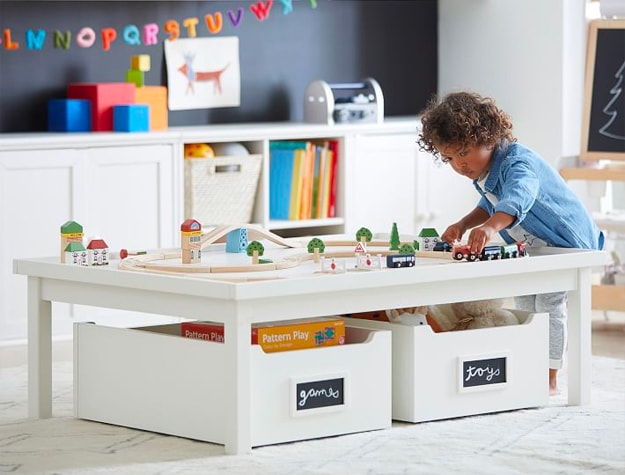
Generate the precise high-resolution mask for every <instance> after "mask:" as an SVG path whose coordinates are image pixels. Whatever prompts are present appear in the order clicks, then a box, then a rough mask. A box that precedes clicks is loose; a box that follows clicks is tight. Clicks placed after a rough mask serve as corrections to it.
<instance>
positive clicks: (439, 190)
mask: <svg viewBox="0 0 625 475" xmlns="http://www.w3.org/2000/svg"><path fill="white" fill-rule="evenodd" d="M416 176H417V182H416V189H417V200H416V227H417V232H418V231H419V230H421V229H422V228H435V229H436V230H437V231H438V233H439V234H442V233H443V231H444V230H445V229H446V228H447V226H449V225H450V224H452V223H454V222H456V221H457V220H459V219H460V218H462V217H463V216H464V215H466V214H467V213H468V212H469V211H471V210H472V209H473V208H474V207H475V205H476V204H477V202H478V200H479V196H478V194H477V192H476V191H475V188H473V185H472V184H471V180H469V179H468V178H466V177H464V176H462V175H458V174H457V173H456V172H454V171H453V170H452V168H451V166H450V165H445V164H443V163H442V162H440V161H434V158H433V157H432V156H431V155H429V154H426V153H424V152H417V172H416Z"/></svg>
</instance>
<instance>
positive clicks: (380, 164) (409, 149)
mask: <svg viewBox="0 0 625 475" xmlns="http://www.w3.org/2000/svg"><path fill="white" fill-rule="evenodd" d="M415 141H416V133H414V132H413V133H396V134H395V133H393V134H354V135H353V136H351V137H349V138H348V140H347V142H346V147H345V148H346V153H347V155H348V157H349V160H347V161H346V162H345V168H344V169H343V171H344V176H343V180H342V183H341V184H342V186H344V187H345V201H344V216H345V232H346V233H348V234H352V233H355V232H356V231H357V230H358V229H360V228H361V227H363V226H364V227H366V228H368V229H370V230H371V231H372V232H377V233H390V232H391V229H392V226H393V223H397V228H398V230H399V232H400V233H401V234H415V233H416V232H418V230H417V229H416V227H417V221H416V218H417V214H416V206H417V202H416V198H417V196H416V170H417V145H416V143H415Z"/></svg>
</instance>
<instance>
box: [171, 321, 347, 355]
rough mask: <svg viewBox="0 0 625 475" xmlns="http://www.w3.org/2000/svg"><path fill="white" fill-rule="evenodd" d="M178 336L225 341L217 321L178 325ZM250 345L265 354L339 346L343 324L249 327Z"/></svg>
mask: <svg viewBox="0 0 625 475" xmlns="http://www.w3.org/2000/svg"><path fill="white" fill-rule="evenodd" d="M180 334H181V336H183V337H185V338H194V339H199V340H206V341H212V342H216V343H223V342H224V341H225V335H224V327H223V324H222V323H218V322H205V321H193V322H182V323H181V324H180ZM250 342H251V344H252V345H260V346H261V348H262V349H263V351H265V352H266V353H272V352H277V351H288V350H301V349H304V348H315V347H319V346H334V345H342V344H344V343H345V321H344V320H343V319H342V318H338V317H320V318H314V319H307V320H285V321H281V322H272V323H263V324H253V325H252V334H251V338H250Z"/></svg>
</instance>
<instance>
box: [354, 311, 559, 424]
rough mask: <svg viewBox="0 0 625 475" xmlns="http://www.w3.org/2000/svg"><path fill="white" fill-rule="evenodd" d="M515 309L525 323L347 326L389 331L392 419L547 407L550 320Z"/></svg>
mask: <svg viewBox="0 0 625 475" xmlns="http://www.w3.org/2000/svg"><path fill="white" fill-rule="evenodd" d="M441 308H443V310H445V311H449V307H448V306H441ZM510 312H512V313H513V314H514V315H515V316H516V317H517V319H518V322H519V324H515V325H507V326H498V327H491V328H478V329H465V330H458V331H442V332H441V331H439V332H435V331H434V328H435V326H434V328H433V327H432V326H430V325H428V324H425V322H422V323H423V324H418V323H416V322H415V321H410V322H409V324H406V323H391V322H389V321H376V320H369V319H361V318H357V319H354V318H348V319H346V322H348V324H351V323H350V322H352V321H358V322H362V325H364V326H366V327H368V328H372V329H390V330H391V332H392V335H393V337H392V341H393V345H392V346H393V419H395V420H399V421H406V422H424V421H433V420H438V419H447V418H453V417H461V416H469V415H475V414H484V413H492V412H498V411H507V410H513V409H521V408H529V407H538V406H544V405H546V404H547V403H548V400H549V377H548V368H549V315H548V314H544V313H540V314H538V313H536V314H532V313H528V312H523V311H518V310H510ZM382 313H383V312H382Z"/></svg>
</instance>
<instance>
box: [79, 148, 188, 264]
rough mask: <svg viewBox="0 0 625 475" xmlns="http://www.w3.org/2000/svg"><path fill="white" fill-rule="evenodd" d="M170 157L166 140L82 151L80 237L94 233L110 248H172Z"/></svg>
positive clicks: (175, 230) (174, 237)
mask: <svg viewBox="0 0 625 475" xmlns="http://www.w3.org/2000/svg"><path fill="white" fill-rule="evenodd" d="M174 156H175V155H174V151H173V146H172V145H169V144H163V145H148V146H146V145H142V146H125V147H106V148H92V149H89V150H87V151H86V156H85V160H87V169H88V173H87V174H86V180H87V183H86V186H87V190H88V192H87V196H88V209H89V216H88V220H86V221H85V222H84V223H82V224H83V226H84V227H85V235H86V236H85V237H87V238H88V237H94V236H95V235H98V236H99V237H101V238H103V239H104V240H105V241H106V243H107V244H108V246H109V248H110V250H111V252H117V251H119V250H120V249H122V248H125V249H129V250H138V249H156V248H167V247H173V246H174V243H175V242H176V240H177V237H178V235H179V230H180V228H179V226H180V223H178V225H177V224H176V223H175V222H174V217H175V213H174V210H175V209H176V206H178V203H179V200H180V198H179V197H177V196H174V191H173V190H174V181H175V177H174V169H173V167H174V163H173V162H174Z"/></svg>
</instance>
